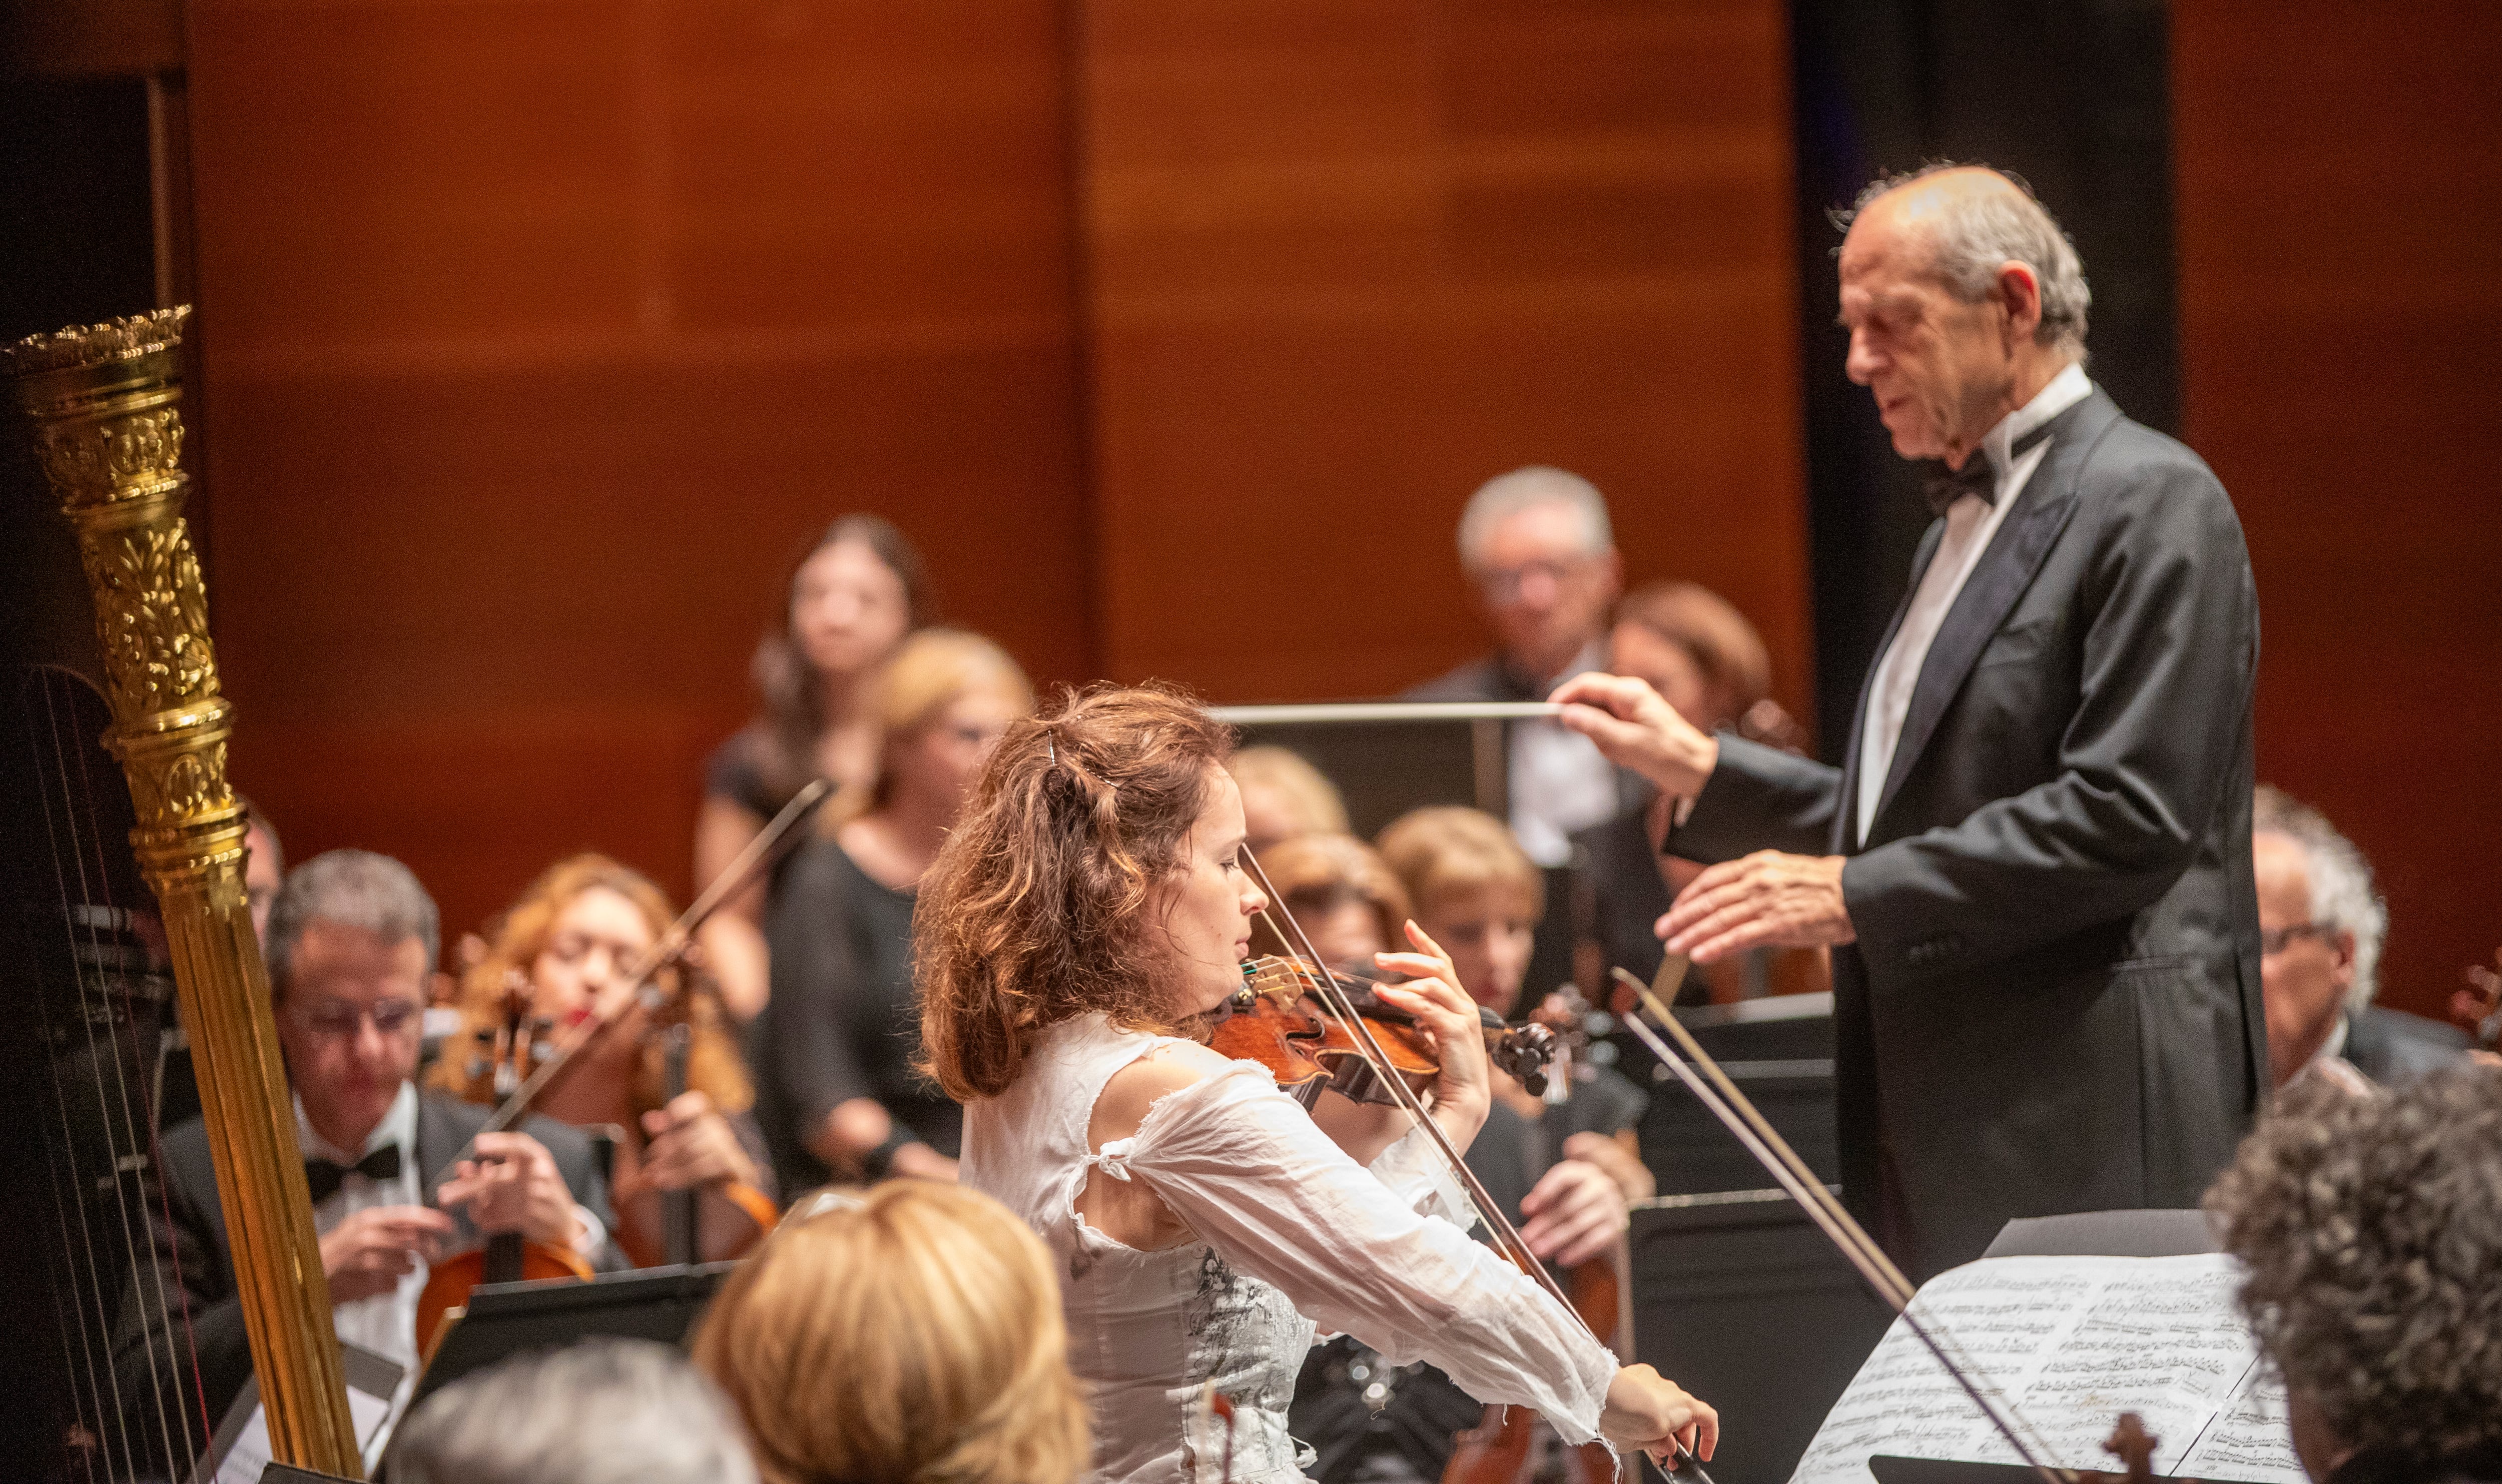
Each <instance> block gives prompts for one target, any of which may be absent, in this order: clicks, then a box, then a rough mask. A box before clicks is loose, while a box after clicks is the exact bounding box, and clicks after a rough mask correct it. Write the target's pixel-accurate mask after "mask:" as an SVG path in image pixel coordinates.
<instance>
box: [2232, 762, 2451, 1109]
mask: <svg viewBox="0 0 2502 1484" xmlns="http://www.w3.org/2000/svg"><path fill="white" fill-rule="evenodd" d="M2250 858H2251V862H2252V865H2253V867H2254V869H2255V871H2256V875H2257V879H2258V894H2259V978H2260V982H2261V984H2262V985H2263V986H2264V987H2265V989H2266V992H2267V1029H2268V1065H2269V1071H2270V1073H2271V1075H2272V1077H2273V1080H2274V1083H2275V1085H2276V1086H2277V1087H2279V1088H2282V1087H2284V1086H2286V1085H2287V1084H2288V1083H2290V1082H2292V1081H2293V1079H2294V1078H2296V1077H2299V1076H2301V1075H2303V1074H2304V1073H2305V1072H2308V1071H2323V1072H2324V1071H2327V1070H2328V1069H2329V1068H2331V1067H2335V1066H2343V1067H2350V1068H2352V1069H2353V1070H2354V1071H2357V1072H2360V1073H2361V1074H2362V1075H2363V1076H2364V1077H2366V1078H2368V1079H2370V1080H2371V1081H2372V1082H2375V1083H2378V1084H2380V1085H2381V1086H2383V1087H2393V1086H2396V1085H2397V1084H2399V1083H2403V1082H2412V1081H2414V1080H2415V1079H2416V1078H2417V1077H2420V1076H2422V1075H2423V1074H2424V1073H2426V1072H2428V1071H2431V1070H2433V1069H2434V1068H2436V1067H2439V1066H2445V1065H2448V1064H2449V1063H2451V1062H2456V1061H2459V1060H2461V1059H2463V1058H2464V1057H2465V1056H2466V1053H2467V1035H2466V1033H2465V1032H2464V1031H2461V1030H2459V1029H2456V1028H2454V1027H2451V1026H2445V1025H2443V1024H2442V1023H2441V1022H2439V1021H2433V1020H2426V1019H2424V1018H2423V1017H2422V1016H2420V1015H2409V1014H2407V1013H2406V1012H2405V1011H2403V1010H2391V1009H2388V1008H2386V1007H2385V1006H2382V1005H2376V1004H2374V1003H2372V998H2373V996H2374V995H2377V994H2378V993H2379V992H2380V987H2381V981H2380V967H2381V943H2382V940H2383V939H2384V937H2385V936H2386V935H2387V933H2388V928H2389V909H2388V904H2387V903H2385V902H2384V901H2382V900H2381V895H2380V893H2378V892H2376V891H2374V890H2373V887H2372V862H2371V861H2369V860H2365V859H2364V857H2363V853H2362V852H2361V851H2360V850H2357V849H2356V848H2355V846H2354V842H2353V841H2351V840H2349V839H2347V838H2346V837H2345V836H2344V835H2342V834H2340V833H2338V831H2337V827H2336V826H2333V825H2331V824H2329V823H2328V817H2327V816H2326V815H2323V814H2321V813H2320V812H2319V811H2318V810H2316V809H2314V808H2312V807H2311V806H2310V805H2308V804H2304V803H2302V802H2300V801H2298V800H2296V799H2293V798H2290V797H2287V796H2286V795H2285V794H2284V793H2282V792H2280V791H2278V790H2276V789H2271V788H2269V787H2267V786H2266V785H2264V784H2262V785H2260V786H2259V791H2258V797H2257V802H2256V803H2255V804H2254V805H2253V809H2252V814H2251V826H2250Z"/></svg>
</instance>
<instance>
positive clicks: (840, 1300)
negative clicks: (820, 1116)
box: [694, 1180, 1089, 1484]
mask: <svg viewBox="0 0 2502 1484" xmlns="http://www.w3.org/2000/svg"><path fill="white" fill-rule="evenodd" d="M1067 1350H1068V1336H1067V1332H1066V1331H1065V1328H1064V1324H1063V1320H1062V1317H1061V1306H1060V1286H1059V1284H1058V1282H1057V1281H1056V1280H1055V1279H1054V1278H1053V1276H1052V1269H1051V1262H1050V1259H1049V1258H1048V1256H1046V1254H1045V1252H1044V1249H1043V1245H1042V1243H1041V1242H1040V1241H1038V1240H1036V1239H1035V1237H1034V1234H1033V1233H1032V1232H1031V1231H1027V1230H1026V1227H1025V1224H1024V1223H1023V1222H1021V1221H1019V1220H1018V1219H1017V1218H1016V1217H1015V1216H1014V1215H1012V1214H1010V1213H1009V1211H1008V1210H1007V1208H1006V1207H1004V1206H1002V1205H1000V1204H999V1203H998V1202H997V1201H996V1200H993V1199H992V1198H991V1197H988V1196H984V1195H981V1194H979V1193H978V1192H975V1191H970V1190H965V1189H963V1188H961V1187H957V1186H948V1185H938V1184H933V1183H931V1182H929V1181H921V1180H896V1181H891V1182H889V1183H887V1184H885V1185H881V1186H877V1187H875V1188H873V1189H870V1190H865V1191H848V1190H840V1189H828V1190H825V1191H820V1192H818V1193H817V1194H815V1195H813V1196H809V1197H805V1198H803V1199H801V1200H800V1201H799V1202H798V1204H796V1205H795V1206H794V1207H793V1208H792V1210H791V1214H790V1215H789V1216H787V1217H785V1218H783V1222H782V1225H781V1227H780V1228H778V1229H777V1230H776V1231H775V1232H774V1234H773V1237H772V1239H771V1240H770V1241H768V1242H767V1243H766V1244H765V1246H764V1249H763V1251H761V1252H760V1253H759V1254H757V1255H756V1256H755V1257H754V1258H752V1259H750V1260H749V1261H748V1262H747V1264H746V1265H744V1266H742V1267H741V1268H740V1269H739V1270H738V1271H737V1272H736V1273H734V1274H732V1275H731V1276H730V1279H729V1281H728V1282H727V1284H725V1285H724V1286H723V1288H722V1291H721V1295H720V1297H718V1298H716V1299H714V1300H713V1303H712V1308H711V1310H710V1312H709V1313H707V1314H706V1315H705V1316H704V1321H703V1324H702V1327H701V1328H700V1329H698V1330H697V1331H696V1332H695V1338H694V1357H695V1364H696V1365H697V1366H700V1367H701V1368H702V1369H703V1371H704V1372H705V1373H706V1374H707V1375H709V1376H711V1377H712V1379H713V1380H714V1382H715V1383H717V1384H718V1385H719V1386H720V1387H721V1389H722V1390H723V1391H724V1392H725V1393H727V1395H728V1397H729V1399H730V1402H731V1404H732V1405H734V1406H735V1407H736V1408H737V1409H738V1411H739V1414H740V1415H741V1416H742V1417H743V1418H744V1419H745V1421H746V1423H747V1432H748V1437H749V1439H750V1441H751V1443H752V1444H753V1446H754V1449H755V1454H756V1466H757V1471H758V1473H759V1474H760V1475H761V1477H762V1479H763V1480H764V1484H1068V1481H1069V1480H1070V1479H1073V1478H1075V1477H1076V1476H1077V1474H1078V1472H1079V1471H1080V1470H1082V1469H1083V1468H1084V1467H1086V1462H1087V1452H1088V1448H1089V1437H1088V1433H1087V1425H1086V1400H1085V1398H1084V1396H1083V1395H1082V1394H1081V1393H1080V1392H1079V1390H1078V1386H1077V1382H1076V1380H1075V1378H1074V1377H1073V1376H1071V1375H1070V1373H1069V1369H1068V1360H1067Z"/></svg>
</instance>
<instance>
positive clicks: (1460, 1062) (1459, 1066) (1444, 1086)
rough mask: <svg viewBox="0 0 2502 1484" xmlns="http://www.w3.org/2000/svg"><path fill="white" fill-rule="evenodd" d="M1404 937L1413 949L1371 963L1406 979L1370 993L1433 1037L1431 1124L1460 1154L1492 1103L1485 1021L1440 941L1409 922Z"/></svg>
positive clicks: (1478, 1127)
mask: <svg viewBox="0 0 2502 1484" xmlns="http://www.w3.org/2000/svg"><path fill="white" fill-rule="evenodd" d="M1407 941H1409V942H1410V943H1413V944H1415V945H1416V952H1414V953H1397V954H1375V955H1373V956H1372V961H1373V962H1374V963H1375V964H1376V965H1377V966H1379V967H1381V968H1384V969H1387V970H1389V971H1390V972H1392V973H1395V974H1403V975H1405V976H1406V982H1405V983H1404V984H1384V985H1378V986H1376V987H1375V988H1374V990H1373V993H1374V994H1375V995H1379V996H1380V997H1381V1002H1382V1003H1383V1004H1386V1005H1388V1006H1390V1007H1391V1008H1392V1009H1394V1010H1402V1011H1404V1012H1406V1013H1407V1014H1409V1015H1411V1016H1413V1017H1415V1020H1416V1024H1417V1025H1418V1026H1420V1027H1422V1028H1423V1029H1424V1031H1425V1033H1426V1034H1428V1035H1430V1036H1432V1037H1433V1038H1434V1055H1435V1057H1436V1059H1437V1060H1438V1061H1439V1062H1441V1063H1442V1074H1441V1075H1440V1076H1439V1077H1437V1078H1436V1079H1434V1089H1433V1092H1434V1106H1433V1114H1434V1122H1436V1123H1437V1124H1439V1125H1441V1126H1442V1132H1443V1133H1444V1134H1446V1135H1448V1136H1449V1138H1450V1140H1451V1144H1452V1146H1453V1147H1454V1148H1457V1149H1459V1150H1460V1151H1461V1152H1463V1153H1465V1152H1467V1150H1468V1147H1469V1145H1470V1143H1471V1142H1472V1141H1473V1140H1474V1139H1475V1138H1476V1136H1477V1130H1479V1129H1481V1128H1484V1127H1485V1121H1486V1114H1487V1112H1488V1111H1489V1110H1490V1109H1491V1108H1492V1107H1493V1106H1494V1076H1493V1072H1492V1070H1491V1068H1490V1067H1489V1066H1488V1064H1487V1062H1486V1049H1485V1029H1484V1026H1485V1023H1484V1022H1483V1021H1482V1020H1481V1019H1480V1018H1479V1017H1478V1015H1477V1002H1476V1001H1475V1000H1473V999H1471V998H1470V997H1469V994H1468V991H1466V990H1463V989H1461V988H1460V971H1459V970H1458V969H1457V968H1456V967H1454V966H1453V965H1452V963H1451V956H1450V955H1449V954H1446V953H1444V952H1443V951H1442V945H1441V944H1439V943H1437V942H1435V941H1434V940H1433V938H1431V937H1430V936H1428V935H1427V934H1426V932H1425V929H1424V928H1422V927H1417V926H1416V925H1415V924H1414V923H1412V922H1411V923H1409V924H1408V925H1407Z"/></svg>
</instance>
